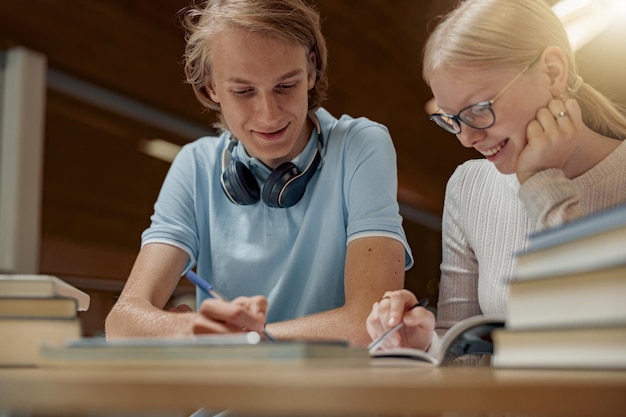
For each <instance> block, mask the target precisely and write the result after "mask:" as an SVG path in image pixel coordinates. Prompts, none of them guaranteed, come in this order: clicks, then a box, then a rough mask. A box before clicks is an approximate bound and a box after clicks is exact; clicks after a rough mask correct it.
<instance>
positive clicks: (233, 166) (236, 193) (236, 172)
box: [222, 161, 261, 206]
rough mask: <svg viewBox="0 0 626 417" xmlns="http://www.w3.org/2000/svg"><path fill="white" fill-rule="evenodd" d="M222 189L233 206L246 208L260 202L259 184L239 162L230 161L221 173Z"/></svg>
mask: <svg viewBox="0 0 626 417" xmlns="http://www.w3.org/2000/svg"><path fill="white" fill-rule="evenodd" d="M222 188H223V189H224V192H225V193H226V195H227V196H228V198H229V199H230V201H232V202H233V203H235V204H239V205H242V206H247V205H250V204H255V203H256V202H258V201H259V200H260V194H261V191H260V189H259V184H258V183H257V182H256V179H255V178H254V175H253V174H252V172H251V171H250V170H249V169H248V167H247V166H245V165H244V164H243V163H242V162H240V161H232V162H231V163H230V164H228V166H227V167H226V169H225V170H224V172H222Z"/></svg>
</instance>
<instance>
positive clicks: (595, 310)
mask: <svg viewBox="0 0 626 417" xmlns="http://www.w3.org/2000/svg"><path fill="white" fill-rule="evenodd" d="M517 261H518V273H519V277H518V279H517V280H516V281H513V282H511V283H510V284H509V300H508V310H507V314H506V320H505V327H504V328H503V329H498V330H495V331H494V333H493V340H494V353H495V356H494V358H493V365H494V366H495V367H500V368H571V369H626V205H620V206H617V207H614V208H611V209H607V210H604V211H601V212H598V213H594V214H592V215H590V216H588V217H585V218H582V219H579V220H575V221H572V222H570V223H566V224H564V225H562V226H559V227H556V228H552V229H548V230H545V231H542V232H540V233H537V234H534V235H531V236H529V247H528V249H527V250H525V251H524V252H521V253H519V254H517Z"/></svg>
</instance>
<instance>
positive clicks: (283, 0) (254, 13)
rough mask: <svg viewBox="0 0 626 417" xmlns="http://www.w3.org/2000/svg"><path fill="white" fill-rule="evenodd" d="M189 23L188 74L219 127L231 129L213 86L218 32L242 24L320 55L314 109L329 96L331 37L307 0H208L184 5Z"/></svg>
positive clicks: (311, 105)
mask: <svg viewBox="0 0 626 417" xmlns="http://www.w3.org/2000/svg"><path fill="white" fill-rule="evenodd" d="M183 25H184V27H185V29H186V31H187V35H186V42H187V43H186V48H185V55H184V61H185V75H186V78H187V82H188V83H189V84H191V86H192V88H193V91H194V93H195V95H196V98H197V99H198V101H200V103H201V104H202V105H203V106H204V107H206V108H208V109H210V110H213V111H214V112H215V113H216V114H217V116H218V118H219V121H218V122H217V123H216V125H215V127H216V128H218V129H221V130H224V129H225V124H224V121H223V118H222V114H221V109H220V105H219V104H218V103H216V102H214V101H213V100H212V99H211V97H210V95H209V93H208V91H207V89H206V86H207V85H211V83H212V61H211V58H212V56H211V55H212V54H211V46H212V41H213V37H214V36H215V35H216V34H217V33H219V32H221V31H222V30H225V29H228V28H233V27H234V28H241V29H245V30H249V31H252V32H259V33H264V34H268V35H271V36H274V37H276V38H278V39H282V40H285V41H288V42H296V43H297V44H299V45H301V46H303V47H304V48H305V50H306V51H307V56H308V54H309V53H311V52H312V53H313V54H314V55H315V58H314V65H315V67H313V62H312V61H311V60H309V64H310V65H311V67H310V68H309V70H310V71H314V72H315V73H316V80H315V85H314V87H313V88H312V89H311V90H310V91H309V110H315V109H317V108H318V107H319V106H320V104H321V103H322V101H323V100H324V99H325V98H326V91H327V89H328V78H327V74H326V65H327V50H326V40H325V39H324V36H323V35H322V31H321V24H320V16H319V13H318V12H317V11H316V10H315V9H314V8H313V6H311V5H309V4H308V3H305V1H304V0H208V1H206V2H205V3H204V4H203V5H202V6H192V7H190V8H188V9H185V10H183Z"/></svg>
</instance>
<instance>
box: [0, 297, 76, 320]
mask: <svg viewBox="0 0 626 417" xmlns="http://www.w3.org/2000/svg"><path fill="white" fill-rule="evenodd" d="M77 305H78V304H77V302H76V299H74V298H65V297H52V298H42V297H2V296H0V317H22V318H42V317H50V318H73V317H76V316H77V311H76V307H77Z"/></svg>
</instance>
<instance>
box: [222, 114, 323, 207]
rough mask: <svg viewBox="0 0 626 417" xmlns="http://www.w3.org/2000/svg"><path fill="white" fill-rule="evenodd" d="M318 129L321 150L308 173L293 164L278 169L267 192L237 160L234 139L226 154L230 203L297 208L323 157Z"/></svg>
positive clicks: (269, 179) (225, 176) (225, 187)
mask: <svg viewBox="0 0 626 417" xmlns="http://www.w3.org/2000/svg"><path fill="white" fill-rule="evenodd" d="M315 122H317V120H314V124H315V125H316V127H317V148H316V149H315V154H314V155H313V158H312V159H311V161H309V163H308V164H307V166H306V168H305V169H304V171H302V172H300V171H299V170H298V167H297V166H296V165H295V164H294V163H292V162H284V163H282V164H280V165H279V166H277V167H276V168H275V169H274V170H273V171H272V172H271V173H270V175H269V176H268V177H267V179H266V180H265V182H264V183H263V188H262V189H261V187H259V183H258V182H257V181H256V178H254V174H252V171H250V168H248V167H247V166H246V165H245V164H244V163H243V162H241V161H236V160H234V159H233V150H234V149H235V146H237V143H239V141H238V140H237V139H235V138H233V137H232V136H231V137H230V139H229V143H228V146H226V148H224V152H223V153H222V175H221V177H220V181H221V183H222V189H223V190H224V192H225V193H226V196H228V198H229V200H230V201H232V202H233V203H234V204H238V205H243V206H245V205H251V204H256V203H257V202H258V201H259V200H261V199H262V200H263V202H264V203H265V204H266V205H267V206H269V207H280V208H287V207H291V206H293V205H295V204H296V203H297V202H298V201H300V199H301V198H302V196H303V195H304V192H305V191H306V186H307V184H308V182H309V180H310V179H311V177H313V174H315V171H316V170H317V167H318V166H319V164H320V162H321V160H322V156H321V150H322V146H323V145H322V131H321V129H320V127H319V123H315Z"/></svg>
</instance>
